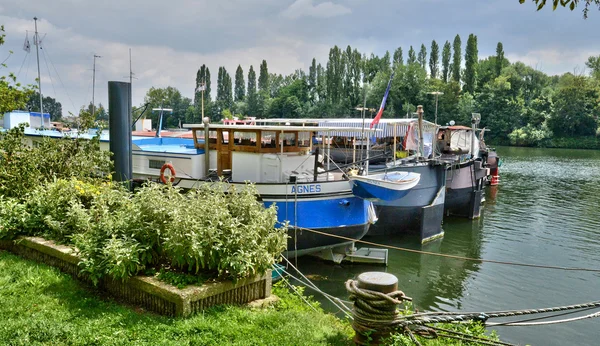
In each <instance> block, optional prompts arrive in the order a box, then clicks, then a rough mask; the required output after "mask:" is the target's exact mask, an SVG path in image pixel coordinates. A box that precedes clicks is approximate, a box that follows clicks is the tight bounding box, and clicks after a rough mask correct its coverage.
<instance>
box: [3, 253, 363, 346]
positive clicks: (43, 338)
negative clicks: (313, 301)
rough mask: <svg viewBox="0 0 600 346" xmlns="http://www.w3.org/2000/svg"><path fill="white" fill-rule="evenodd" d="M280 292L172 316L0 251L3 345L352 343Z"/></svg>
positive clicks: (337, 324) (345, 332) (336, 326)
mask: <svg viewBox="0 0 600 346" xmlns="http://www.w3.org/2000/svg"><path fill="white" fill-rule="evenodd" d="M275 293H277V292H275ZM281 295H282V296H284V303H283V304H278V305H277V306H276V307H272V308H268V309H260V310H259V309H250V308H246V307H230V306H220V307H216V308H213V309H209V310H207V311H205V312H204V313H203V314H199V315H196V316H194V317H192V318H188V319H177V318H167V317H162V316H158V315H155V314H152V313H148V312H145V311H142V310H140V309H138V308H134V307H130V306H125V305H122V304H120V303H119V302H116V301H114V300H112V299H110V298H107V297H104V296H103V295H102V293H100V292H97V291H94V290H93V289H91V288H86V287H85V286H84V285H82V284H81V283H79V282H77V281H76V280H74V279H73V278H71V277H70V276H69V275H66V274H63V273H61V272H60V271H58V270H57V269H55V268H52V267H48V266H46V265H42V264H37V263H34V262H31V261H28V260H24V259H22V258H20V257H17V256H14V255H12V254H9V253H7V252H4V251H0V344H3V345H4V344H10V345H299V344H304V345H332V344H333V345H350V344H352V343H351V338H352V335H353V332H352V329H351V327H350V325H349V324H348V323H347V322H344V321H341V320H339V319H337V318H335V317H334V316H332V315H327V314H324V313H320V312H319V313H316V312H314V311H312V310H310V309H309V308H308V307H306V306H305V305H303V304H302V303H301V302H300V299H299V298H294V296H292V295H290V294H286V293H285V292H282V294H281ZM295 299H297V301H295Z"/></svg>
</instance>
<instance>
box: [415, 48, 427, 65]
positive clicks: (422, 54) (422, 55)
mask: <svg viewBox="0 0 600 346" xmlns="http://www.w3.org/2000/svg"><path fill="white" fill-rule="evenodd" d="M417 61H418V62H419V65H421V67H422V68H423V69H425V67H426V66H427V48H425V45H424V44H422V43H421V50H420V51H419V57H418V58H417Z"/></svg>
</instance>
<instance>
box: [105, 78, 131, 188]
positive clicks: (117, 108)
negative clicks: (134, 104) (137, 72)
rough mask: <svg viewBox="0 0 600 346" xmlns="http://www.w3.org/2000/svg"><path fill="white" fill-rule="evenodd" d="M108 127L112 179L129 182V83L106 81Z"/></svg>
mask: <svg viewBox="0 0 600 346" xmlns="http://www.w3.org/2000/svg"><path fill="white" fill-rule="evenodd" d="M108 122H109V123H108V124H109V125H108V127H109V135H110V145H109V148H110V151H111V152H112V153H113V156H112V160H113V163H114V165H115V167H114V169H115V172H114V173H113V180H114V181H122V182H126V183H129V182H130V181H131V178H132V171H133V169H132V167H133V164H132V160H131V147H132V145H131V84H130V83H127V82H114V81H113V82H108Z"/></svg>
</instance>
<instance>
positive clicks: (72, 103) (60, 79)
mask: <svg viewBox="0 0 600 346" xmlns="http://www.w3.org/2000/svg"><path fill="white" fill-rule="evenodd" d="M44 51H46V52H47V51H48V46H44ZM44 54H46V53H44ZM47 55H48V60H50V65H52V68H53V69H54V72H55V73H56V76H57V77H58V81H59V82H60V85H62V87H63V89H64V90H65V94H67V98H69V101H70V102H71V106H73V109H77V107H75V103H74V102H73V100H72V99H71V96H70V95H69V92H68V91H67V88H66V87H65V84H64V83H63V81H62V78H60V74H59V73H58V70H57V69H56V66H54V63H53V62H52V58H51V57H50V53H48V54H47Z"/></svg>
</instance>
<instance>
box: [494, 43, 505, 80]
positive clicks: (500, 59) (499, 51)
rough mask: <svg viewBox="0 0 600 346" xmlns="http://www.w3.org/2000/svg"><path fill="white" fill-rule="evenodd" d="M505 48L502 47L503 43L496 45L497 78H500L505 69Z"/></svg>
mask: <svg viewBox="0 0 600 346" xmlns="http://www.w3.org/2000/svg"><path fill="white" fill-rule="evenodd" d="M503 65H504V47H503V46H502V42H498V45H496V66H495V70H496V77H498V76H500V74H501V73H502V68H503V67H504V66H503Z"/></svg>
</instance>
